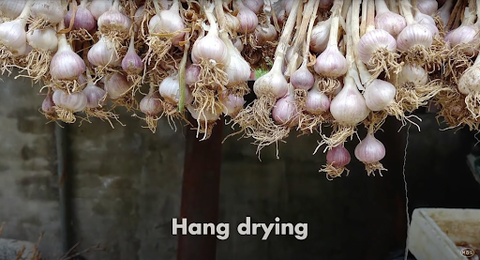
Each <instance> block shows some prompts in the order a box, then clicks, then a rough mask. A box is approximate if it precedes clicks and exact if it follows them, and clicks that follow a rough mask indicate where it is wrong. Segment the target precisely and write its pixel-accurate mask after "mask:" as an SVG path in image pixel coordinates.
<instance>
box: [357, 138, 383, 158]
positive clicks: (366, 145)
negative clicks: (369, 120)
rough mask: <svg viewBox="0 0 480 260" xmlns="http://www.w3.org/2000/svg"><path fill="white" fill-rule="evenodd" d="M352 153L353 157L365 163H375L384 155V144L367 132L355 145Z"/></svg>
mask: <svg viewBox="0 0 480 260" xmlns="http://www.w3.org/2000/svg"><path fill="white" fill-rule="evenodd" d="M354 153H355V157H356V158H357V159H358V160H359V161H361V162H363V163H365V164H371V163H377V162H379V161H380V160H382V159H383V158H384V157H385V146H384V145H383V144H382V143H381V142H380V141H379V140H378V139H376V138H375V137H374V136H373V134H370V133H369V134H367V136H366V137H365V139H363V140H362V141H360V143H359V144H358V145H357V147H355V152H354Z"/></svg>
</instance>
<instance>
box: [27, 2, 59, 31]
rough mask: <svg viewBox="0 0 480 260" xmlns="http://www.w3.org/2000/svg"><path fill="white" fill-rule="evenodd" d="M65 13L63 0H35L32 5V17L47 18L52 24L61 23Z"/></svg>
mask: <svg viewBox="0 0 480 260" xmlns="http://www.w3.org/2000/svg"><path fill="white" fill-rule="evenodd" d="M64 13H65V6H63V4H62V0H42V1H34V4H33V5H32V17H33V18H41V19H45V20H46V21H48V22H49V23H50V24H52V25H54V24H58V23H60V22H61V21H62V20H63V14H64Z"/></svg>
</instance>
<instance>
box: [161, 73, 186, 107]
mask: <svg viewBox="0 0 480 260" xmlns="http://www.w3.org/2000/svg"><path fill="white" fill-rule="evenodd" d="M158 92H159V93H160V95H161V96H162V97H163V98H164V99H165V101H167V102H169V103H171V104H178V101H179V100H180V82H179V81H178V75H171V76H168V77H166V78H165V79H164V80H163V81H162V83H160V86H159V87H158ZM192 102H193V97H192V94H191V93H190V90H189V89H188V88H185V104H191V103H192Z"/></svg>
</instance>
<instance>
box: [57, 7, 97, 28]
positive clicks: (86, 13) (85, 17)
mask: <svg viewBox="0 0 480 260" xmlns="http://www.w3.org/2000/svg"><path fill="white" fill-rule="evenodd" d="M72 16H73V10H72V9H70V10H68V12H67V14H65V17H64V23H65V24H67V25H69V24H70V20H71V19H72ZM96 26H97V21H95V17H93V15H92V13H91V12H90V10H88V9H87V6H86V1H85V0H83V1H82V2H81V3H80V5H79V6H78V7H77V11H76V12H75V20H73V29H74V30H78V29H85V30H87V31H92V30H93V29H95V27H96Z"/></svg>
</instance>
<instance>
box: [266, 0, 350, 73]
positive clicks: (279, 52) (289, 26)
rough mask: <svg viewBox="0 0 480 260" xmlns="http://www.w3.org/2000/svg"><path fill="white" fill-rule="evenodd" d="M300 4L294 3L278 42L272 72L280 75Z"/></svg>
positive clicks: (298, 2)
mask: <svg viewBox="0 0 480 260" xmlns="http://www.w3.org/2000/svg"><path fill="white" fill-rule="evenodd" d="M336 1H339V0H336ZM340 1H341V0H340ZM300 3H301V1H294V3H293V4H292V10H291V11H290V15H289V16H288V18H287V22H286V23H285V26H284V28H283V32H282V35H281V36H280V40H279V41H278V45H277V49H276V50H275V59H274V62H273V66H272V71H276V72H280V74H281V73H282V68H283V61H284V59H285V55H286V53H287V48H288V42H289V41H290V37H291V34H292V31H293V28H294V27H295V21H296V16H297V10H298V7H299V5H300Z"/></svg>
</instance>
